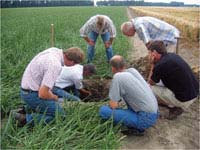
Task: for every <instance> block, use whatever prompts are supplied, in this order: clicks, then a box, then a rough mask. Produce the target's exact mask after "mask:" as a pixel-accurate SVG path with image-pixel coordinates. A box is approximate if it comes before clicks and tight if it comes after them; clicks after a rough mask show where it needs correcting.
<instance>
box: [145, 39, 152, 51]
mask: <svg viewBox="0 0 200 150" xmlns="http://www.w3.org/2000/svg"><path fill="white" fill-rule="evenodd" d="M152 42H153V41H149V42H148V43H146V44H145V45H146V48H147V49H149V46H150V44H151V43H152Z"/></svg>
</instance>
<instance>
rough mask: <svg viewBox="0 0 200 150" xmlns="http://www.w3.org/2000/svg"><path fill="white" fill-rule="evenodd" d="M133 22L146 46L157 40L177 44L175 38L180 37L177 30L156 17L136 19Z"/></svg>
mask: <svg viewBox="0 0 200 150" xmlns="http://www.w3.org/2000/svg"><path fill="white" fill-rule="evenodd" d="M131 21H132V23H133V25H134V26H135V30H136V32H137V34H138V36H139V38H140V39H141V40H143V42H144V43H145V44H146V43H148V42H149V41H155V40H161V41H163V42H164V43H165V44H176V42H177V39H176V38H175V37H179V30H178V29H177V28H175V27H174V26H172V25H170V24H168V23H166V22H164V21H162V20H159V19H156V18H154V17H136V18H135V19H132V20H131Z"/></svg>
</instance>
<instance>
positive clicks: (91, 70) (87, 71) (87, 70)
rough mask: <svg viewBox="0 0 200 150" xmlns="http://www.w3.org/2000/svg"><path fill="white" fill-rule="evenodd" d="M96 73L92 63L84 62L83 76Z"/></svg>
mask: <svg viewBox="0 0 200 150" xmlns="http://www.w3.org/2000/svg"><path fill="white" fill-rule="evenodd" d="M95 73H96V67H95V65H93V64H86V65H84V66H83V76H84V77H86V76H90V75H93V74H95Z"/></svg>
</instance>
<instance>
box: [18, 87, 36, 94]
mask: <svg viewBox="0 0 200 150" xmlns="http://www.w3.org/2000/svg"><path fill="white" fill-rule="evenodd" d="M21 89H22V91H24V92H29V93H33V92H38V91H33V90H28V89H23V88H21Z"/></svg>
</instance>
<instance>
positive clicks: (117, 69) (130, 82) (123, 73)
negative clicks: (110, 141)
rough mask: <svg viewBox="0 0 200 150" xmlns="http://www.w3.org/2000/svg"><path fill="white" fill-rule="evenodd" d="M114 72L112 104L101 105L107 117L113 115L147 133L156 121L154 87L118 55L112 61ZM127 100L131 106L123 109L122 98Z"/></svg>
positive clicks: (116, 121) (102, 112) (156, 105)
mask: <svg viewBox="0 0 200 150" xmlns="http://www.w3.org/2000/svg"><path fill="white" fill-rule="evenodd" d="M110 64H111V67H112V72H113V74H114V76H113V80H112V84H111V87H110V91H109V98H110V101H109V106H102V107H101V108H100V112H99V113H100V116H101V117H102V118H103V119H109V118H110V117H113V120H114V122H115V123H122V124H123V125H125V126H127V127H128V128H134V129H137V130H138V131H141V132H143V131H144V130H145V129H146V128H149V127H151V126H152V125H154V124H155V123H156V120H157V116H158V115H157V112H158V104H157V100H156V98H155V96H154V95H153V92H152V90H151V88H150V86H149V85H148V84H147V82H146V81H145V80H144V79H143V77H142V76H141V75H140V73H139V72H138V71H137V70H136V69H134V68H129V69H125V60H124V58H123V57H122V56H119V55H115V56H114V57H112V59H111V61H110ZM120 100H124V101H125V103H126V104H127V107H128V109H121V108H118V107H119V101H120Z"/></svg>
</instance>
